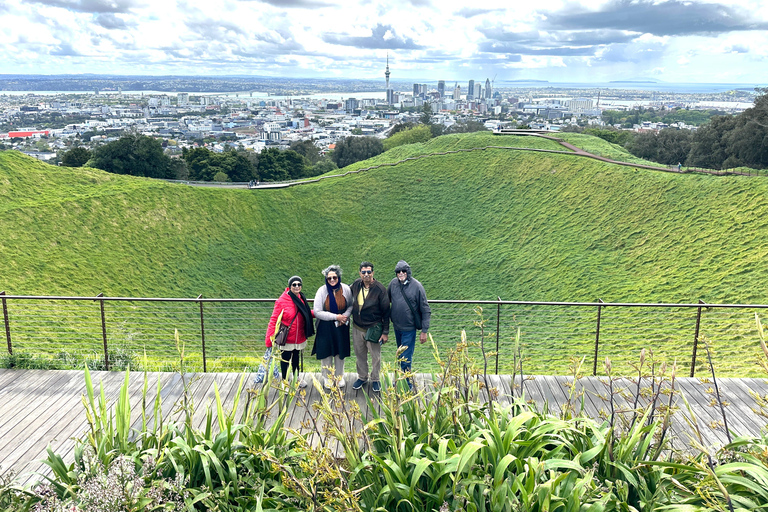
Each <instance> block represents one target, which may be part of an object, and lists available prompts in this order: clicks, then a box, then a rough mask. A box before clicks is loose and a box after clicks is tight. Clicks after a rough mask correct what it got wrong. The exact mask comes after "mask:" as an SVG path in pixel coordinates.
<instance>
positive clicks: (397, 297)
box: [387, 260, 432, 387]
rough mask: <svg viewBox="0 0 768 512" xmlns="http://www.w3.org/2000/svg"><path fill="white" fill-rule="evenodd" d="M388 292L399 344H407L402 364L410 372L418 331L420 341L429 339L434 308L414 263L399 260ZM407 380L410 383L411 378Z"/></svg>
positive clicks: (401, 357)
mask: <svg viewBox="0 0 768 512" xmlns="http://www.w3.org/2000/svg"><path fill="white" fill-rule="evenodd" d="M387 292H388V294H389V301H390V302H391V304H392V306H391V310H390V319H391V320H392V325H394V327H395V339H396V340H397V346H398V348H400V346H402V345H405V346H406V349H405V351H404V352H403V353H402V355H401V356H400V367H401V368H402V370H403V371H404V372H407V371H410V370H411V362H412V360H413V351H414V349H415V348H416V331H417V330H420V331H421V334H420V335H419V341H421V343H424V342H425V341H427V332H428V331H429V319H430V316H431V314H432V311H431V310H430V309H429V303H428V302H427V294H426V292H425V291H424V287H423V286H422V285H421V283H420V282H418V281H417V280H416V279H414V278H413V277H412V276H411V267H410V265H408V263H406V262H405V260H400V261H398V262H397V265H396V266H395V278H394V279H392V281H390V283H389V287H388V288H387ZM408 384H409V385H411V382H410V380H409V381H408ZM411 387H413V386H412V385H411Z"/></svg>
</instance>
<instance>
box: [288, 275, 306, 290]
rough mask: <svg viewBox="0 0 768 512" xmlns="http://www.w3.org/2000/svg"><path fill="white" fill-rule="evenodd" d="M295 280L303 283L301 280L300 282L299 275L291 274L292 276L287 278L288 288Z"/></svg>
mask: <svg viewBox="0 0 768 512" xmlns="http://www.w3.org/2000/svg"><path fill="white" fill-rule="evenodd" d="M296 281H298V282H299V283H301V284H304V283H302V282H301V278H300V277H299V276H293V277H291V278H290V279H289V280H288V288H290V287H291V285H292V284H293V283H295V282H296Z"/></svg>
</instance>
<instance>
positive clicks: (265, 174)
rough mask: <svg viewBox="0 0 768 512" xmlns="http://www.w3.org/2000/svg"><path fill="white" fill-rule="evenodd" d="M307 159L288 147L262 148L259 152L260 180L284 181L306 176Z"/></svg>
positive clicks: (307, 172)
mask: <svg viewBox="0 0 768 512" xmlns="http://www.w3.org/2000/svg"><path fill="white" fill-rule="evenodd" d="M309 174H310V171H309V169H308V165H307V160H306V159H305V158H304V157H303V156H301V155H300V154H298V153H297V152H296V151H292V150H290V149H288V150H285V151H280V150H279V149H277V148H269V149H263V150H262V151H261V153H260V154H259V168H258V175H259V179H260V180H261V181H286V180H295V179H298V178H303V177H305V176H308V175H309Z"/></svg>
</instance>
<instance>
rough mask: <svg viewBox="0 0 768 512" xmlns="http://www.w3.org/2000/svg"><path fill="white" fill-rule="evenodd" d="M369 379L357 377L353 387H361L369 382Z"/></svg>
mask: <svg viewBox="0 0 768 512" xmlns="http://www.w3.org/2000/svg"><path fill="white" fill-rule="evenodd" d="M367 382H368V381H367V380H363V379H357V380H356V381H355V383H354V384H352V389H360V388H362V387H363V386H365V384H366V383H367Z"/></svg>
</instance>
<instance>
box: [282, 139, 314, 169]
mask: <svg viewBox="0 0 768 512" xmlns="http://www.w3.org/2000/svg"><path fill="white" fill-rule="evenodd" d="M289 149H290V150H291V151H295V152H297V153H298V154H300V155H301V156H303V157H304V158H306V159H307V162H309V163H310V165H315V164H316V163H317V162H318V161H319V160H320V149H319V148H318V147H317V146H315V144H314V142H312V141H311V140H297V141H295V142H292V143H291V147H290V148H289Z"/></svg>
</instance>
